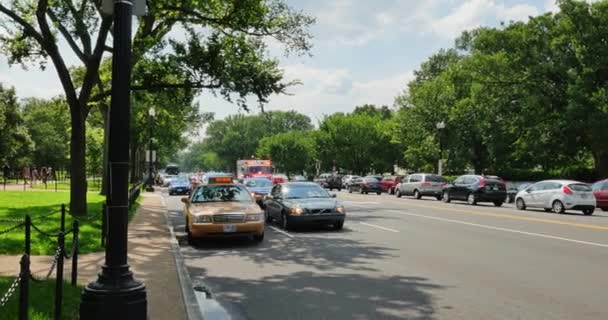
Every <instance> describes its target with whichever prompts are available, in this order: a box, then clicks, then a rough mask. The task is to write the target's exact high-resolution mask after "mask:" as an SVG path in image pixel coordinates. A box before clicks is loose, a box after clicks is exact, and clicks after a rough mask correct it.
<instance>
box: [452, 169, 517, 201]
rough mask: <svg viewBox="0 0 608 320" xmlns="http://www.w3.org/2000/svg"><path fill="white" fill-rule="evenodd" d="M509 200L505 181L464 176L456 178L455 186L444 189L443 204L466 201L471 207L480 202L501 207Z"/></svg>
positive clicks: (496, 178)
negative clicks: (491, 203)
mask: <svg viewBox="0 0 608 320" xmlns="http://www.w3.org/2000/svg"><path fill="white" fill-rule="evenodd" d="M506 198H507V188H506V186H505V183H504V181H502V179H500V178H498V177H496V176H478V175H464V176H460V177H458V178H456V180H454V183H453V184H449V185H446V186H445V187H444V188H443V194H442V196H441V199H442V200H443V202H450V201H452V200H462V201H466V202H467V203H469V204H470V205H476V204H477V203H479V202H493V203H494V205H495V206H497V207H500V206H502V204H503V203H504V202H505V199H506Z"/></svg>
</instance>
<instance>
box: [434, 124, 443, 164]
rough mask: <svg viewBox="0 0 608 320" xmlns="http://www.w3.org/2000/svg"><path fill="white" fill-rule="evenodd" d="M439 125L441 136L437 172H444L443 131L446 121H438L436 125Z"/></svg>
mask: <svg viewBox="0 0 608 320" xmlns="http://www.w3.org/2000/svg"><path fill="white" fill-rule="evenodd" d="M435 126H436V127H437V132H438V137H439V162H438V163H437V174H438V175H442V174H443V162H442V161H443V139H442V137H443V135H442V131H443V129H445V122H443V121H441V122H437V124H436V125H435Z"/></svg>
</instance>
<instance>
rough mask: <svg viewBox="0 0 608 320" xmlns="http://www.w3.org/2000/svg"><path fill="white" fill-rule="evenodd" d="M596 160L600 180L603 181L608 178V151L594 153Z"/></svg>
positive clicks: (596, 169)
mask: <svg viewBox="0 0 608 320" xmlns="http://www.w3.org/2000/svg"><path fill="white" fill-rule="evenodd" d="M594 160H595V171H596V172H597V174H598V178H600V179H603V178H605V177H608V150H601V151H598V152H594Z"/></svg>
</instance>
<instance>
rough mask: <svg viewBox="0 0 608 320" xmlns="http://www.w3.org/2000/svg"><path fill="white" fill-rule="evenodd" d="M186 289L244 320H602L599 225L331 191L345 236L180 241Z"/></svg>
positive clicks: (173, 213)
mask: <svg viewBox="0 0 608 320" xmlns="http://www.w3.org/2000/svg"><path fill="white" fill-rule="evenodd" d="M165 196H166V200H167V205H168V207H169V209H170V217H171V220H172V223H173V225H174V226H176V232H177V236H178V239H180V240H181V241H180V243H181V250H182V254H183V255H184V258H185V260H186V265H187V267H188V270H189V272H190V275H191V277H192V278H193V279H195V280H196V279H202V280H203V281H204V282H205V283H206V284H207V285H208V286H209V287H210V288H211V289H212V291H213V292H214V294H215V295H216V298H217V299H218V300H219V301H220V303H222V304H223V305H224V306H226V307H227V308H229V309H230V310H231V312H233V313H235V314H238V315H240V316H241V317H243V318H246V319H281V320H282V319H467V320H470V319H484V320H485V319H510V320H511V319H578V320H583V319H608V307H607V302H608V276H607V273H608V215H607V214H606V213H604V212H596V213H595V215H593V216H583V215H582V214H564V215H557V214H554V213H546V212H544V211H542V210H540V211H525V212H522V211H517V210H515V209H514V208H513V206H512V205H505V206H504V207H502V208H495V207H493V206H490V205H478V206H469V205H466V204H464V203H456V202H454V203H451V204H444V203H442V202H439V201H436V200H434V199H432V198H429V199H428V200H424V199H423V200H415V199H411V198H401V199H397V198H395V197H393V196H389V195H386V194H383V195H381V196H377V195H359V194H348V193H346V192H344V191H343V192H340V193H338V198H339V199H340V200H342V201H343V203H344V205H345V207H346V209H347V222H346V223H345V227H344V230H342V231H339V232H336V231H328V230H318V229H317V230H314V229H313V230H311V229H306V230H298V231H294V232H288V233H286V232H284V231H283V230H281V229H279V228H277V227H272V226H267V230H266V239H265V240H264V242H263V243H262V244H258V245H256V244H253V243H251V242H250V241H247V240H246V239H235V240H217V241H210V242H206V243H203V244H200V245H198V246H197V247H190V246H188V245H186V244H185V242H184V241H183V236H184V234H183V230H184V229H183V225H184V220H183V218H182V203H181V202H180V201H179V199H180V197H177V196H173V197H168V196H167V195H166V194H165Z"/></svg>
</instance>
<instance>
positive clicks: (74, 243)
mask: <svg viewBox="0 0 608 320" xmlns="http://www.w3.org/2000/svg"><path fill="white" fill-rule="evenodd" d="M79 225H80V224H79V223H78V220H74V234H73V235H72V236H73V237H72V246H73V249H72V286H73V287H75V286H76V283H77V282H78V250H79V249H78V247H80V243H79V242H78V231H79Z"/></svg>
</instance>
